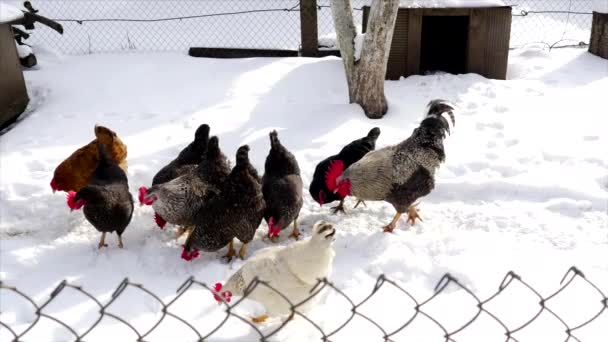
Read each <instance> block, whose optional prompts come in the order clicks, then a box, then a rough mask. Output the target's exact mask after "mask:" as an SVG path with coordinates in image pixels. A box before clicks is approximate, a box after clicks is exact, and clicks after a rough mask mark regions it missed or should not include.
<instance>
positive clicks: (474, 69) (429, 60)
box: [363, 2, 511, 80]
mask: <svg viewBox="0 0 608 342" xmlns="http://www.w3.org/2000/svg"><path fill="white" fill-rule="evenodd" d="M418 3H423V4H424V2H418ZM429 3H435V4H436V2H429ZM482 3H483V2H482ZM369 9H370V8H369V7H364V8H363V32H365V29H366V24H367V18H368V17H369ZM510 35H511V7H509V6H492V7H490V6H487V7H453V8H450V7H433V8H421V7H416V8H408V7H403V5H402V7H400V8H399V12H398V14H397V20H396V22H395V30H394V32H393V41H392V44H391V50H390V55H389V60H388V66H387V75H386V78H387V79H390V80H397V79H399V78H400V77H401V76H404V77H407V76H410V75H423V74H425V73H427V72H433V71H445V72H449V73H452V74H463V73H477V74H480V75H482V76H484V77H487V78H493V79H503V80H504V79H505V78H506V76H507V64H508V58H509V39H510Z"/></svg>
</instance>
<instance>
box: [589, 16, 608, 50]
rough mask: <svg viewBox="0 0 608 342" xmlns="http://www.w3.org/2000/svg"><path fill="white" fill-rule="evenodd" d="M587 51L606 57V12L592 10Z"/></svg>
mask: <svg viewBox="0 0 608 342" xmlns="http://www.w3.org/2000/svg"><path fill="white" fill-rule="evenodd" d="M589 52H591V53H592V54H594V55H597V56H600V57H602V58H605V59H608V13H598V12H593V23H592V24H591V39H590V40H589Z"/></svg>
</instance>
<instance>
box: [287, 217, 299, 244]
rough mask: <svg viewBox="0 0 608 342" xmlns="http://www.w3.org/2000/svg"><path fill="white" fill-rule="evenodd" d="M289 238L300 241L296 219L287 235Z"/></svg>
mask: <svg viewBox="0 0 608 342" xmlns="http://www.w3.org/2000/svg"><path fill="white" fill-rule="evenodd" d="M289 237H290V238H294V239H296V240H299V239H300V230H299V229H298V217H297V216H296V218H295V219H294V220H293V231H292V232H291V234H289Z"/></svg>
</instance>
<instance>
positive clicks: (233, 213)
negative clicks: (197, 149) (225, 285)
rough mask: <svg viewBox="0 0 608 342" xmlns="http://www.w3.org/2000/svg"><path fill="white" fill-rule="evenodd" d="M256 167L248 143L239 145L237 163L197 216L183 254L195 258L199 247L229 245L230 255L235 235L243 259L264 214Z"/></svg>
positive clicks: (228, 255) (190, 258) (262, 197)
mask: <svg viewBox="0 0 608 342" xmlns="http://www.w3.org/2000/svg"><path fill="white" fill-rule="evenodd" d="M254 171H255V168H253V166H252V165H251V163H250V162H249V146H247V145H244V146H241V147H239V149H238V151H237V153H236V165H235V166H234V168H233V169H232V171H231V172H230V175H229V176H228V178H227V179H226V182H224V185H223V186H222V189H221V190H220V194H219V195H218V196H215V197H213V198H212V199H210V200H209V201H208V202H206V203H205V205H204V206H203V207H202V208H201V210H199V212H198V214H197V215H196V216H195V219H194V222H195V228H194V231H193V232H192V233H191V234H190V236H189V237H188V239H187V240H186V244H185V245H184V250H183V252H182V258H183V259H185V260H192V259H193V258H195V257H197V256H198V254H199V251H200V250H202V251H206V252H213V251H217V250H219V249H221V248H223V247H224V246H226V245H228V254H226V257H227V258H228V259H231V258H232V257H233V256H234V255H235V254H236V253H235V251H234V246H233V239H234V238H235V237H236V238H237V239H239V240H240V241H241V242H242V243H243V246H242V247H241V249H240V251H239V257H240V258H241V259H242V258H244V256H245V253H246V251H247V244H248V243H249V242H250V241H251V240H253V236H254V235H255V231H256V230H257V229H258V227H259V226H260V223H261V222H262V218H263V216H264V209H265V203H264V196H263V195H262V186H261V184H260V183H259V180H258V179H257V172H255V173H256V174H252V172H254Z"/></svg>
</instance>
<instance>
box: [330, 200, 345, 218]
mask: <svg viewBox="0 0 608 342" xmlns="http://www.w3.org/2000/svg"><path fill="white" fill-rule="evenodd" d="M331 209H332V210H333V213H334V214H337V213H338V212H341V213H344V198H343V199H341V200H340V204H338V206H336V207H333V208H331Z"/></svg>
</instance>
